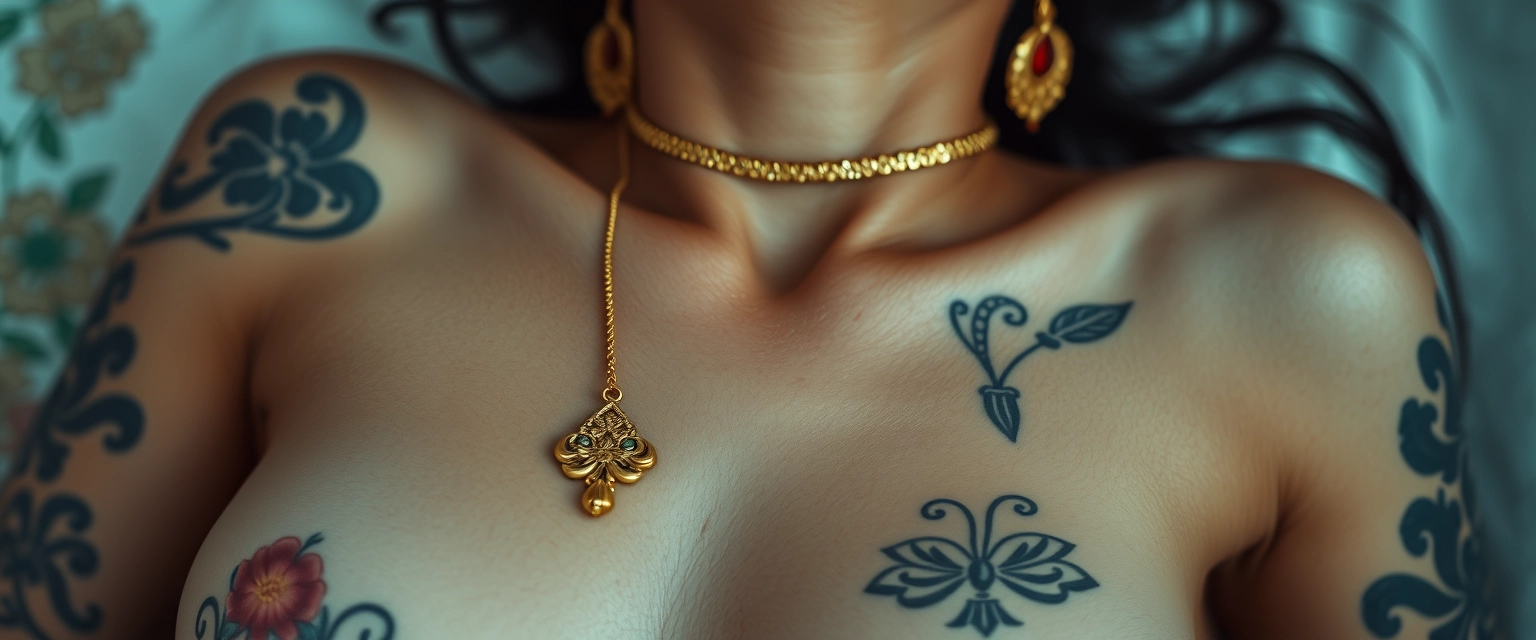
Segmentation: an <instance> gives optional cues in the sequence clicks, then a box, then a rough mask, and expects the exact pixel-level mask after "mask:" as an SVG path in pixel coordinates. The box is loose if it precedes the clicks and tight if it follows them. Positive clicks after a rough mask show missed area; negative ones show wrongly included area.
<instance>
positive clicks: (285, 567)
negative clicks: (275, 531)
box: [225, 536, 325, 640]
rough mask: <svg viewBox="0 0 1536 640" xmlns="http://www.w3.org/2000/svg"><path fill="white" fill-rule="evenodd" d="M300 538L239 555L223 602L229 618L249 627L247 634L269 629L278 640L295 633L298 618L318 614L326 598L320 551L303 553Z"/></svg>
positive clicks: (292, 638) (264, 634) (262, 635)
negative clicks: (242, 558)
mask: <svg viewBox="0 0 1536 640" xmlns="http://www.w3.org/2000/svg"><path fill="white" fill-rule="evenodd" d="M304 551H305V545H304V544H303V543H301V542H299V539H298V538H295V537H293V536H289V537H286V538H282V539H280V540H278V541H277V542H274V543H272V545H271V546H267V547H262V548H260V549H257V550H256V553H255V554H254V555H252V556H251V558H250V559H249V560H242V561H241V562H240V566H239V567H238V568H236V569H235V577H234V580H233V584H232V585H231V588H230V592H229V596H228V598H227V600H226V602H225V607H226V608H227V609H228V611H229V614H228V620H229V622H232V623H235V624H236V625H239V626H240V627H242V628H245V629H249V630H250V637H251V638H261V639H263V640H264V639H265V638H266V637H267V635H268V632H270V633H271V635H275V636H277V637H278V638H281V639H282V640H295V639H296V638H298V637H299V623H308V622H310V621H312V620H314V619H315V617H316V616H318V615H319V614H320V601H321V600H324V599H325V581H324V580H322V579H321V574H322V573H323V572H324V566H323V563H322V562H321V561H320V555H319V554H315V553H304Z"/></svg>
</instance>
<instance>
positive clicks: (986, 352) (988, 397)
mask: <svg viewBox="0 0 1536 640" xmlns="http://www.w3.org/2000/svg"><path fill="white" fill-rule="evenodd" d="M970 311H971V308H970V305H967V304H966V303H965V302H964V301H962V300H956V301H954V302H952V303H950V305H949V323H950V325H951V326H953V327H954V329H955V335H956V336H957V337H959V338H960V342H961V343H962V344H964V345H965V348H966V349H968V350H970V352H971V355H972V356H975V357H976V361H977V362H979V363H981V368H982V370H983V371H985V372H986V373H987V379H988V384H987V385H985V386H983V387H981V388H980V389H978V390H977V393H980V394H981V406H982V408H983V409H984V410H985V411H986V412H987V418H988V419H990V420H991V421H992V424H993V425H994V426H996V427H997V430H998V431H1001V432H1002V433H1003V435H1004V436H1006V437H1007V438H1008V441H1009V442H1018V441H1019V425H1021V424H1022V423H1023V419H1024V415H1023V413H1022V410H1021V409H1020V408H1019V390H1018V389H1015V388H1013V387H1010V386H1008V384H1007V383H1008V376H1009V374H1012V373H1013V369H1014V367H1017V366H1019V363H1020V362H1023V361H1024V358H1025V357H1027V356H1029V354H1031V353H1034V352H1036V351H1038V350H1040V349H1042V348H1045V349H1053V350H1054V349H1060V348H1061V347H1062V345H1063V344H1085V343H1089V342H1095V341H1098V340H1102V339H1103V338H1104V337H1105V336H1108V335H1109V334H1111V333H1114V332H1115V330H1116V329H1119V328H1120V324H1121V323H1123V322H1125V316H1126V315H1127V314H1129V313H1130V312H1131V303H1130V302H1123V303H1120V304H1083V305H1078V306H1075V307H1069V308H1067V309H1066V310H1065V311H1062V312H1060V313H1058V314H1056V317H1055V318H1052V319H1051V324H1050V326H1048V327H1046V330H1045V331H1041V332H1037V333H1036V334H1035V344H1034V345H1032V346H1030V347H1029V348H1027V349H1025V350H1023V351H1022V352H1020V353H1019V354H1018V355H1016V356H1014V357H1013V358H1012V359H1010V360H1008V364H1007V365H1006V366H1004V367H1003V368H1002V370H1000V371H999V370H998V369H997V368H996V367H994V366H992V347H991V341H990V340H989V339H988V338H989V336H990V334H991V331H992V316H993V315H997V314H999V312H1001V316H1002V319H1003V322H1004V323H1006V324H1007V325H1008V326H1011V327H1022V326H1024V324H1025V323H1026V322H1028V321H1029V313H1028V312H1027V311H1025V310H1024V305H1022V304H1019V301H1017V300H1014V299H1013V298H1009V297H1007V296H991V297H989V298H986V299H984V300H982V301H981V303H980V304H978V305H976V312H975V313H974V314H972V315H971V317H970V321H969V322H965V321H963V320H962V318H963V317H964V316H965V315H966V314H967V313H970ZM967 324H969V326H970V331H969V335H970V337H969V338H967V337H966V335H967V331H966V330H965V327H966V325H967Z"/></svg>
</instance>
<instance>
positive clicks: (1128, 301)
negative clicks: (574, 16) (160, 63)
mask: <svg viewBox="0 0 1536 640" xmlns="http://www.w3.org/2000/svg"><path fill="white" fill-rule="evenodd" d="M439 8H441V5H440V6H439ZM1009 9H1010V5H1009V3H1008V2H1006V1H1005V0H942V1H935V0H897V1H894V2H893V1H884V2H874V1H871V0H836V1H832V2H828V1H826V0H816V1H812V0H782V1H780V2H774V3H721V2H707V1H703V0H637V2H635V4H634V6H633V7H632V17H633V28H634V31H633V37H632V42H633V48H634V63H635V65H636V69H635V73H634V74H633V76H632V77H633V81H634V83H635V84H634V86H632V87H627V86H626V84H625V83H626V82H627V80H628V79H629V78H631V76H630V75H629V74H627V73H625V71H626V69H625V64H624V63H625V62H626V60H628V58H627V56H625V55H623V54H624V51H625V47H624V44H625V41H626V38H625V37H623V36H621V35H617V34H620V33H623V32H624V30H625V29H626V28H627V25H628V24H629V20H628V18H626V16H625V15H624V13H623V12H621V11H620V10H619V8H618V7H617V5H616V4H610V5H609V7H608V9H607V10H606V11H605V18H604V22H603V23H602V24H603V28H602V29H601V30H600V31H599V34H598V36H597V37H596V38H595V39H594V40H593V42H594V51H593V56H592V57H591V62H592V64H593V66H594V68H593V70H592V71H593V73H592V78H593V80H594V84H595V85H596V86H597V89H598V94H599V98H600V99H601V100H602V101H604V102H606V104H607V106H608V107H610V108H612V109H613V110H614V111H615V113H616V114H617V115H616V117H615V118H611V119H607V120H593V121H585V122H578V123H571V122H552V121H543V120H539V119H535V118H528V117H518V118H510V119H509V118H507V117H505V116H502V115H498V114H496V113H493V112H491V111H489V110H487V109H485V108H484V107H482V106H480V105H478V104H476V103H474V102H472V101H470V100H468V99H466V98H465V97H463V96H461V95H459V94H457V93H455V92H454V91H451V90H449V89H447V88H444V87H442V86H440V85H438V84H436V83H434V82H432V81H430V80H428V79H425V78H423V77H421V76H419V75H416V74H414V73H412V72H409V71H407V70H404V69H401V68H398V67H395V66H392V65H389V64H385V63H382V62H377V61H371V60H365V59H360V58H353V57H346V56H307V57H300V58H291V59H285V60H278V61H272V62H266V63H263V64H261V65H259V66H257V67H254V68H251V69H248V70H246V71H243V72H241V73H240V74H238V75H236V76H235V77H233V78H232V79H230V80H229V81H228V82H226V83H225V84H224V85H223V86H222V87H221V88H220V89H218V90H217V91H216V92H215V93H214V94H213V95H211V96H210V97H209V98H208V99H207V101H206V103H205V104H204V105H203V107H202V108H201V110H200V111H199V113H198V115H196V116H195V117H194V118H193V119H192V121H191V123H190V124H189V127H188V134H187V136H186V137H185V139H184V141H183V142H182V144H181V145H180V147H179V149H178V151H177V152H176V156H175V158H174V159H173V160H172V161H171V163H170V164H169V166H168V168H167V170H166V174H165V178H164V181H163V183H162V184H161V186H160V187H159V188H158V189H157V190H156V191H155V193H152V194H151V195H150V197H149V198H148V200H147V203H146V206H145V209H144V212H143V215H142V216H141V219H140V222H139V223H138V224H137V225H136V227H135V228H134V229H132V230H131V231H130V232H129V234H128V238H127V241H126V243H125V247H124V248H123V250H122V251H121V253H120V256H119V258H118V261H117V263H116V266H115V267H114V268H113V269H112V270H111V272H110V274H109V276H108V278H107V281H106V283H105V285H104V288H103V290H102V294H101V296H100V298H99V300H98V302H97V304H96V306H95V308H94V310H93V312H92V313H91V315H90V317H89V318H88V319H87V324H86V328H85V329H84V330H83V333H82V339H81V342H80V345H79V346H78V348H77V351H76V353H75V355H74V356H73V357H72V361H71V364H70V367H69V370H68V371H67V372H66V374H65V376H64V378H63V380H62V381H61V383H60V385H59V387H58V389H57V390H56V391H55V393H54V394H53V396H52V397H51V399H50V401H49V403H48V405H47V406H46V407H45V409H44V410H43V413H42V415H41V416H40V418H39V420H38V423H37V425H36V426H35V428H34V429H33V430H32V432H31V433H30V434H29V439H28V441H27V443H26V445H25V446H24V449H23V452H22V454H21V456H20V458H19V459H18V462H17V465H16V468H17V472H16V474H17V475H16V477H15V478H14V479H13V480H12V481H11V482H10V483H8V485H7V487H6V504H7V505H8V511H7V513H8V515H9V518H10V524H9V525H8V527H7V531H11V532H13V533H10V534H8V535H9V538H8V539H7V540H5V541H4V543H3V544H4V548H5V550H6V551H7V554H6V555H7V557H8V558H10V559H11V563H10V565H9V568H8V569H7V574H6V575H7V576H8V577H10V578H11V582H12V586H11V588H10V590H9V591H8V592H6V593H7V599H6V600H4V601H3V602H4V603H5V606H4V607H3V611H0V614H3V615H0V622H3V625H0V626H4V627H5V630H4V631H3V632H0V633H4V634H9V635H8V636H4V637H33V638H43V637H48V638H55V637H58V638H63V637H75V636H90V635H96V636H100V637H114V638H116V637H139V636H147V635H152V634H158V636H157V637H163V636H164V635H165V634H166V633H171V634H174V636H175V637H178V638H220V639H223V638H245V637H249V638H257V639H264V638H267V637H269V636H276V637H279V638H283V639H284V640H292V639H293V638H315V637H320V638H339V637H372V638H387V637H395V636H396V635H398V637H402V638H405V637H454V638H481V637H483V638H506V637H527V638H563V637H569V638H615V637H626V638H627V637H664V638H722V637H751V638H822V637H825V638H860V637H869V638H887V637H951V636H956V637H958V636H959V635H962V634H963V635H966V636H971V635H972V634H975V635H977V636H991V635H993V634H996V635H998V636H999V637H1006V636H1013V637H1020V636H1023V635H1025V634H1028V637H1036V638H1052V637H1073V638H1124V637H1148V638H1187V637H1194V638H1212V637H1216V634H1217V633H1222V634H1224V636H1228V637H1242V638H1297V637H1328V638H1346V637H1373V636H1374V637H1408V638H1412V637H1426V636H1428V635H1429V634H1430V633H1431V631H1432V630H1436V631H1435V633H1436V634H1437V635H1436V636H1435V637H1468V636H1469V634H1470V635H1471V637H1486V635H1488V634H1490V633H1491V632H1492V628H1491V626H1490V625H1491V617H1490V616H1489V615H1488V614H1487V612H1486V609H1485V608H1484V606H1483V604H1482V593H1481V587H1480V575H1481V574H1480V572H1479V570H1478V568H1477V558H1476V555H1477V554H1476V545H1475V539H1473V538H1472V537H1471V534H1470V528H1471V525H1472V517H1471V515H1469V514H1470V512H1471V506H1470V504H1469V503H1470V500H1471V495H1470V492H1463V490H1462V485H1461V483H1460V477H1461V476H1460V474H1459V471H1460V469H1461V460H1462V455H1461V452H1460V449H1459V441H1458V440H1456V439H1455V438H1457V437H1458V436H1459V430H1458V429H1456V428H1455V423H1454V420H1450V421H1442V420H1440V418H1439V417H1440V416H1442V415H1443V416H1451V417H1454V415H1455V394H1454V390H1455V386H1454V381H1453V380H1452V379H1451V371H1452V370H1453V368H1454V367H1453V366H1452V364H1451V358H1450V355H1449V350H1448V349H1447V348H1446V346H1445V345H1446V344H1447V342H1448V339H1447V333H1446V330H1445V329H1444V328H1443V324H1444V323H1443V322H1442V321H1441V320H1440V319H1439V318H1437V315H1436V301H1435V281H1434V277H1433V274H1432V272H1431V269H1430V266H1429V264H1428V262H1427V261H1426V259H1425V257H1424V255H1423V253H1422V252H1421V250H1420V248H1419V243H1418V240H1417V238H1416V237H1415V236H1414V232H1413V230H1412V229H1411V228H1410V227H1409V226H1408V225H1406V224H1404V223H1403V222H1402V221H1401V220H1400V219H1399V218H1398V217H1397V216H1396V215H1395V214H1394V213H1393V211H1392V210H1391V209H1389V208H1388V207H1387V206H1385V205H1383V204H1382V203H1380V202H1377V201H1376V200H1374V199H1372V198H1370V197H1369V196H1367V195H1365V194H1362V193H1361V192H1359V191H1356V190H1355V189H1353V188H1350V187H1348V186H1346V185H1344V184H1342V183H1340V182H1337V181H1335V180H1332V179H1329V178H1325V177H1323V176H1320V175H1318V174H1315V173H1312V172H1309V171H1305V170H1302V169H1298V168H1294V167H1288V166H1283V165H1276V164H1264V163H1236V162H1223V161H1208V160H1181V161H1168V162H1160V163H1153V164H1146V165H1141V166H1137V167H1134V168H1130V169H1125V170H1118V171H1088V170H1072V169H1064V168H1060V167H1057V166H1052V165H1048V164H1043V163H1040V162H1037V161H1032V160H1027V159H1024V158H1021V157H1017V156H1013V155H1010V154H1008V153H1004V152H1001V151H998V150H995V149H992V147H993V146H994V142H995V137H996V136H995V133H993V132H992V130H991V129H989V128H988V120H989V116H988V113H987V112H986V111H984V110H983V109H982V107H981V105H980V104H979V100H978V98H979V96H980V95H981V94H982V91H983V87H984V86H985V85H987V84H988V83H989V81H990V80H995V78H991V77H989V74H988V67H989V59H990V58H991V56H992V53H993V49H994V46H995V35H996V34H997V33H998V30H999V26H1000V25H1002V24H1003V22H1004V18H1005V15H1006V14H1007V13H1008V11H1009ZM1062 10H1063V11H1064V12H1066V11H1068V9H1067V8H1066V6H1065V5H1063V9H1062ZM1022 11H1023V13H1022V15H1024V16H1025V19H1026V21H1028V22H1030V23H1031V24H1032V25H1033V26H1032V29H1033V31H1030V32H1029V33H1027V34H1026V36H1025V40H1024V41H1023V42H1021V43H1019V46H1018V51H1017V57H1018V62H1017V65H1016V66H1014V63H1013V62H1009V63H1008V64H1009V65H1010V66H1009V67H1008V69H1011V70H1012V71H1013V73H1012V75H1013V78H1012V80H1011V81H1012V83H1013V84H1012V85H1010V86H1012V87H1013V88H1014V89H1015V92H1016V94H1017V95H1016V96H1015V98H1014V99H1013V100H1012V101H1011V102H1012V104H1011V105H1010V106H1012V107H1014V108H1016V109H1018V111H1020V112H1022V114H1023V116H1024V117H1025V118H1027V119H1038V117H1040V116H1042V115H1044V116H1045V119H1044V121H1042V122H1040V126H1041V128H1042V130H1043V131H1042V135H1043V136H1050V135H1053V134H1052V133H1051V126H1052V124H1053V123H1052V122H1051V119H1050V116H1049V115H1045V114H1046V113H1048V110H1049V109H1050V107H1052V106H1054V104H1053V103H1054V97H1055V94H1054V93H1052V91H1051V89H1050V87H1051V86H1053V85H1052V84H1051V83H1052V82H1059V81H1063V80H1065V79H1066V78H1065V76H1066V75H1067V71H1068V70H1069V69H1070V67H1069V66H1068V65H1074V64H1075V65H1076V66H1077V67H1078V68H1079V69H1082V68H1083V66H1084V65H1088V64H1090V63H1091V62H1092V61H1094V59H1095V58H1094V56H1093V55H1091V54H1092V52H1093V51H1095V49H1094V48H1093V47H1092V46H1088V45H1092V43H1093V41H1092V40H1085V41H1084V44H1085V46H1084V47H1082V50H1083V51H1084V52H1085V53H1084V55H1083V56H1081V57H1078V58H1072V57H1071V54H1072V49H1071V48H1070V42H1069V41H1068V40H1066V39H1064V38H1060V37H1059V36H1065V35H1070V29H1072V25H1073V24H1075V23H1073V22H1070V21H1068V20H1066V16H1065V15H1064V16H1063V20H1062V22H1061V23H1060V24H1056V23H1055V22H1054V21H1053V18H1054V14H1053V8H1052V7H1051V6H1050V5H1049V4H1048V3H1041V4H1039V5H1036V6H1030V5H1025V6H1024V7H1023V9H1022ZM1085 22H1086V19H1085ZM1017 34H1018V31H1009V30H1005V35H1004V37H1005V39H1006V44H1005V45H1004V46H1005V47H1006V48H1008V49H1010V50H1012V49H1013V45H1014V39H1015V38H1018V37H1019V36H1018V35H1017ZM1029 34H1033V35H1029ZM1042 41H1048V42H1050V43H1051V44H1050V45H1049V47H1047V46H1045V45H1042V44H1040V43H1041V42H1042ZM1100 44H1101V45H1102V43H1100ZM1010 55H1013V54H1012V53H1010ZM1083 73H1088V74H1090V75H1091V73H1092V72H1091V71H1090V72H1082V73H1079V75H1080V76H1081V75H1083ZM1000 75H1008V74H1000ZM1091 86H1092V85H1090V88H1089V90H1091ZM987 90H989V91H999V90H1000V89H998V88H995V87H994V88H990V89H987ZM1073 90H1074V89H1073V88H1072V87H1070V86H1069V87H1068V88H1067V91H1068V92H1071V91H1073ZM1008 117H1014V116H1011V115H1010V116H1008ZM1002 126H1004V127H1007V128H1008V130H1009V131H1010V132H1011V131H1015V130H1017V129H1018V128H1020V127H1023V126H1025V125H1024V124H1023V123H1022V122H1020V121H1014V122H1005V123H1002ZM1103 126H1105V127H1119V128H1122V129H1124V128H1126V127H1128V126H1129V124H1128V123H1126V122H1105V123H1103ZM668 132H670V133H668ZM673 134H675V137H674V136H673ZM1009 135H1010V136H1011V135H1013V134H1012V133H1010V134H1009ZM684 139H686V140H687V141H693V142H694V143H696V146H689V144H687V143H685V142H684ZM935 143H943V144H939V145H936V144H935ZM924 147H928V148H929V149H928V151H924V152H922V153H919V154H917V155H897V154H895V153H894V152H896V151H898V150H910V149H916V148H924ZM707 148H713V149H718V150H725V151H729V152H731V153H734V154H738V155H737V156H733V157H737V158H738V162H737V163H736V164H733V165H729V166H727V168H728V169H732V168H734V167H743V169H742V170H741V171H739V172H734V171H733V172H722V171H717V170H715V168H718V167H719V166H720V164H721V163H720V161H719V160H718V159H719V158H721V157H723V156H720V155H718V154H716V155H714V156H711V155H710V154H709V152H708V151H707V150H706V149H707ZM881 154H885V155H887V156H894V157H896V158H897V159H900V160H902V161H903V166H902V167H899V168H897V167H895V166H894V162H893V161H891V160H890V159H889V158H887V159H886V160H881V159H880V158H879V156H880V155H881ZM709 158H715V159H716V162H715V165H716V167H715V168H712V167H709V166H703V165H702V164H701V163H703V162H704V161H705V160H707V159H709ZM752 158H761V159H774V160H818V161H819V160H825V161H829V163H828V164H826V165H822V164H817V163H812V164H810V165H805V166H798V165H797V166H795V167H794V168H793V169H792V170H791V168H790V166H789V165H788V164H787V163H786V164H781V165H780V167H779V168H773V166H772V164H771V163H769V165H768V167H767V168H764V167H763V166H762V165H753V164H751V159H752ZM861 158H874V160H873V161H872V162H871V164H870V165H869V166H870V167H874V169H873V170H870V171H865V170H863V169H859V167H860V163H859V159H861ZM843 159H849V160H850V161H849V163H848V164H847V165H844V164H843V163H842V162H841V160H843ZM833 160H837V162H831V161H833ZM881 168H884V169H885V170H890V171H891V173H893V174H894V175H882V174H883V173H885V171H882V170H881ZM893 169H894V170H893ZM853 171H859V172H860V175H858V176H857V177H858V179H853V178H854V175H853V174H852V173H850V172H853ZM754 172H755V173H757V176H756V177H757V178H759V179H756V180H754V179H752V176H751V175H747V176H740V175H735V173H745V174H752V173H754ZM770 172H772V173H774V174H775V176H784V175H788V176H789V177H790V178H791V179H790V180H788V181H787V182H765V181H764V180H763V178H766V177H768V176H767V175H766V174H767V173H770ZM863 173H869V174H870V175H869V176H867V177H866V176H865V175H863ZM829 174H831V175H836V176H837V177H838V179H837V180H836V181H832V182H820V180H823V179H825V178H826V177H827V176H828V175H829ZM801 178H805V179H806V180H805V182H804V183H802V182H801V180H800V179H801ZM616 185H617V186H616ZM615 202H617V203H619V204H618V205H617V207H616V208H615V209H610V208H609V206H610V204H611V203H615ZM610 213H611V214H612V215H610ZM609 247H611V250H612V253H611V255H610V254H609V253H608V252H607V251H606V250H605V249H606V248H609ZM610 259H611V265H612V270H611V272H609V271H608V269H607V268H606V267H607V266H608V264H609V263H610ZM605 274H608V275H610V276H611V277H607V278H605ZM605 291H607V292H611V294H612V297H606V296H604V292H605ZM605 325H606V328H607V331H606V332H605V331H604V328H605ZM615 365H619V366H617V367H616V366H615ZM621 383H622V385H621ZM621 388H622V390H623V391H622V393H621V391H620V389H621ZM620 400H622V409H620V408H618V407H619V405H618V402H619V401H620ZM631 421H633V422H631ZM551 448H553V449H554V452H553V453H554V456H553V457H554V459H551ZM567 478H574V479H576V480H579V481H580V483H579V484H578V483H573V482H571V481H570V480H569V479H567ZM636 481H639V482H636ZM623 483H635V484H633V486H627V485H625V484H623ZM1410 505H1411V506H1410ZM594 516H600V517H594ZM1430 543H1433V547H1434V553H1428V552H1427V551H1428V548H1429V545H1430ZM178 598H179V600H178ZM173 603H179V604H173ZM946 626H947V627H951V628H948V629H947V628H945V627H946ZM1026 629H1027V631H1026ZM365 632H366V633H368V634H369V635H366V636H365V635H364V633H365ZM1444 634H1449V635H1444Z"/></svg>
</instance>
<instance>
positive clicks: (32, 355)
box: [0, 333, 48, 360]
mask: <svg viewBox="0 0 1536 640" xmlns="http://www.w3.org/2000/svg"><path fill="white" fill-rule="evenodd" d="M0 342H3V343H5V348H6V349H9V350H11V351H15V352H16V353H17V354H20V355H21V357H23V358H26V359H28V360H43V359H45V358H47V357H48V350H47V349H44V348H43V345H40V344H38V343H37V341H36V340H33V339H32V337H31V336H28V335H26V334H23V333H6V334H4V335H0Z"/></svg>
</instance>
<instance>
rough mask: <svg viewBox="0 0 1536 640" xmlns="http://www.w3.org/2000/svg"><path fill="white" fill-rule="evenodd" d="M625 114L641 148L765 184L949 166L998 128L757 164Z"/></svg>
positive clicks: (979, 148) (981, 146) (983, 145)
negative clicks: (905, 145)
mask: <svg viewBox="0 0 1536 640" xmlns="http://www.w3.org/2000/svg"><path fill="white" fill-rule="evenodd" d="M624 111H625V119H626V120H628V121H629V130H630V131H631V132H633V133H634V134H635V137H636V138H639V139H640V141H641V142H644V143H645V144H646V146H648V147H650V148H652V149H655V150H657V151H660V152H662V153H664V154H667V155H669V156H672V157H674V158H677V159H678V160H682V161H684V162H691V163H693V164H696V165H699V166H701V167H705V168H707V169H714V170H715V171H719V172H720V173H725V174H730V175H733V176H737V177H740V178H750V179H752V180H762V181H764V182H838V181H841V180H863V179H865V178H873V177H875V176H888V175H891V174H893V173H903V172H907V171H917V170H919V169H926V168H928V167H936V166H939V165H943V164H949V163H950V162H953V161H955V160H960V159H963V158H969V157H971V156H974V155H976V154H978V153H981V152H983V151H986V150H988V149H991V148H992V147H994V146H996V145H997V125H996V124H995V123H992V122H990V121H989V122H987V125H986V126H984V127H982V128H981V129H979V130H977V131H975V132H973V133H970V134H968V135H965V136H961V137H959V138H955V139H954V140H947V141H944V142H939V143H937V144H933V145H930V146H927V147H919V148H916V149H907V150H905V151H897V152H896V153H890V154H884V153H882V154H880V155H878V156H865V157H863V158H853V159H848V160H827V161H823V162H785V161H782V160H762V159H758V158H749V157H747V156H743V155H738V154H734V153H731V152H729V151H723V150H720V149H716V148H714V147H711V146H708V145H705V144H701V143H698V142H694V141H692V140H688V139H686V138H682V137H680V136H677V135H675V134H672V133H669V132H667V131H666V130H665V129H662V128H661V127H658V126H656V124H655V123H653V122H651V121H650V120H647V119H645V116H642V115H640V111H639V110H638V109H635V108H634V107H633V106H629V107H627V108H625V109H624Z"/></svg>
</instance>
